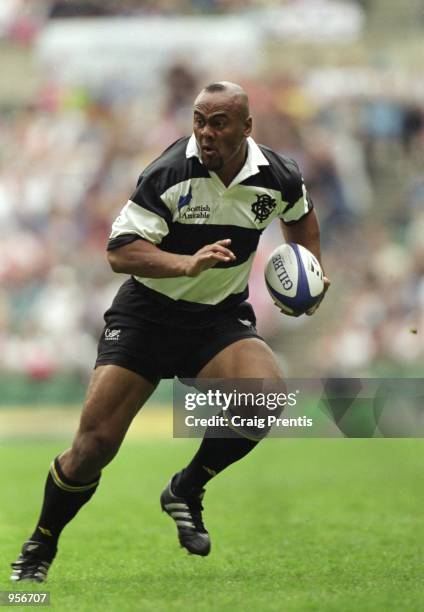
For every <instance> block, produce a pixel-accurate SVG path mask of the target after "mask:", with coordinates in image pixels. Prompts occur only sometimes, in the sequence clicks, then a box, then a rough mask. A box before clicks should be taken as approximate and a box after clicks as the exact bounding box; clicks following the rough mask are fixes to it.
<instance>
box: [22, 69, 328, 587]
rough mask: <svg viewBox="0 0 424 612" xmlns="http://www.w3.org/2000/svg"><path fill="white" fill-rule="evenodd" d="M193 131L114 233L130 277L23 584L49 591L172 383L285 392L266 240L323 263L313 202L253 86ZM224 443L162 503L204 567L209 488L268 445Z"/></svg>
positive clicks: (214, 101)
mask: <svg viewBox="0 0 424 612" xmlns="http://www.w3.org/2000/svg"><path fill="white" fill-rule="evenodd" d="M193 118H194V120H193V134H192V135H191V137H188V138H182V139H180V140H178V141H177V142H175V143H174V144H172V145H171V146H170V147H169V148H168V149H166V150H165V151H164V152H163V153H162V155H161V156H160V157H159V158H158V159H156V160H155V161H153V162H152V163H151V164H150V165H149V166H148V167H147V168H146V169H145V170H144V171H143V173H142V174H141V176H140V178H139V180H138V183H137V187H136V190H135V192H134V193H133V195H132V196H131V199H130V200H129V201H128V202H127V204H126V205H125V206H124V208H123V209H122V211H121V213H120V215H119V216H118V218H117V219H116V221H115V222H114V223H113V226H112V233H111V235H110V239H109V243H108V259H109V262H110V265H111V267H112V270H113V271H114V272H117V273H121V274H127V275H130V277H129V278H128V279H127V280H126V281H125V282H124V283H123V285H122V286H121V288H120V289H119V291H118V293H117V295H116V297H115V299H114V301H113V303H112V306H111V307H110V309H109V310H107V312H106V313H105V322H106V326H105V329H104V331H103V334H102V336H101V339H100V342H99V350H98V357H97V361H96V366H95V369H94V372H93V375H92V378H91V382H90V384H89V387H88V391H87V397H86V401H85V404H84V407H83V410H82V414H81V420H80V424H79V428H78V431H77V433H76V435H75V438H74V440H73V443H72V447H71V448H69V449H68V450H66V451H64V452H63V453H62V454H61V455H59V456H58V457H56V458H55V459H54V460H53V462H52V464H51V466H50V470H49V473H48V476H47V481H46V485H45V491H44V501H43V505H42V509H41V514H40V517H39V520H38V522H37V525H36V527H35V530H34V532H33V533H32V535H31V536H30V538H29V539H28V540H27V541H26V542H25V543H24V545H23V548H22V551H21V554H20V555H19V557H18V559H17V561H15V562H14V563H13V564H12V567H13V573H12V576H11V579H12V580H15V581H18V580H34V581H38V582H42V581H44V580H45V579H46V577H47V572H48V569H49V566H50V564H51V562H52V561H53V559H54V557H55V555H56V552H57V543H58V538H59V536H60V533H61V532H62V530H63V528H64V527H65V525H66V524H67V523H68V522H69V521H70V520H71V519H72V518H73V517H74V516H75V515H76V513H77V512H78V510H79V509H80V508H81V507H82V506H83V505H84V504H85V503H86V502H88V500H89V499H90V498H91V497H92V495H93V494H94V493H95V491H96V489H97V486H98V484H99V481H100V476H101V470H102V469H103V468H104V467H105V466H106V465H107V464H108V463H109V462H110V461H111V460H112V459H113V457H114V456H115V454H116V453H117V452H118V449H119V447H120V445H121V443H122V441H123V439H124V437H125V434H126V432H127V429H128V427H129V425H130V423H131V421H132V419H133V418H134V416H135V415H136V414H137V412H138V411H139V409H140V407H141V406H143V404H144V403H145V402H146V401H147V400H148V398H149V397H150V395H151V394H152V392H153V391H154V389H155V387H156V385H157V384H158V382H159V381H160V379H161V378H171V377H174V376H178V377H181V378H193V379H197V380H199V381H201V380H203V379H211V378H212V379H225V378H229V379H238V378H240V379H243V378H255V379H258V378H259V379H277V380H281V379H282V372H281V369H280V366H279V364H278V362H277V360H276V358H275V356H274V355H273V353H272V351H271V350H270V348H269V347H268V346H267V345H266V343H265V342H264V340H263V339H262V338H261V337H260V336H259V335H258V333H257V331H256V328H255V323H256V320H255V315H254V312H253V309H252V307H251V306H250V304H249V303H248V302H246V298H247V296H248V289H247V281H248V276H249V272H250V268H251V265H252V261H253V257H254V254H255V251H256V248H257V244H258V241H259V237H260V235H261V233H262V231H263V230H264V229H265V228H266V227H267V225H268V224H269V223H270V222H271V221H272V220H273V219H275V218H278V219H279V220H280V221H281V225H282V230H283V234H284V237H285V239H286V241H292V242H297V243H300V244H302V245H304V246H305V247H306V248H308V249H309V250H310V251H312V252H313V253H314V255H315V256H316V257H317V258H318V260H321V254H320V237H319V226H318V221H317V218H316V215H315V211H314V208H313V205H312V201H311V199H310V198H309V196H308V194H307V192H306V189H305V186H304V184H303V179H302V176H301V174H300V171H299V168H298V166H297V165H296V163H295V162H294V161H292V160H290V159H286V158H284V157H282V156H281V155H279V154H277V153H275V152H274V151H272V150H271V149H269V148H267V147H265V146H262V145H258V144H256V142H255V141H254V140H253V139H252V138H251V136H250V134H251V131H252V117H251V115H250V112H249V103H248V98H247V95H246V93H245V92H244V90H243V89H242V88H241V87H240V86H239V85H236V84H234V83H230V82H227V81H223V82H218V83H212V84H211V85H209V86H207V87H205V88H204V89H203V90H202V91H201V92H200V94H199V95H198V96H197V98H196V100H195V102H194V114H193ZM325 283H326V287H327V286H328V284H329V281H328V279H326V280H325ZM310 314H311V313H310ZM217 434H219V431H218V432H217V431H212V432H211V431H208V430H206V434H205V437H204V439H203V440H202V442H201V444H200V447H199V449H198V451H197V453H196V454H195V455H194V457H193V458H192V459H191V461H190V462H189V463H188V465H187V466H186V467H185V468H184V469H182V470H181V471H180V472H178V473H177V474H175V475H174V476H173V477H172V478H171V479H170V481H169V483H168V485H167V486H166V487H165V489H164V490H163V492H162V495H161V498H160V503H161V506H162V509H163V510H165V512H167V513H168V515H169V516H170V517H171V518H172V519H173V520H174V521H175V523H176V527H177V531H178V537H179V541H180V543H181V545H182V546H183V547H185V548H186V549H187V550H188V551H189V552H191V553H193V554H197V555H203V556H204V555H207V554H208V553H209V552H210V546H211V545H210V538H209V534H208V531H207V530H206V528H205V526H204V524H203V520H202V510H203V508H202V498H203V494H204V487H205V485H206V483H207V482H208V481H209V480H210V479H211V478H213V477H214V476H216V475H217V474H219V473H220V472H221V471H222V470H224V469H225V468H226V467H228V466H229V465H231V464H232V463H234V462H235V461H238V460H239V459H241V458H242V457H244V456H245V455H246V454H247V453H249V452H250V451H251V450H252V449H253V448H254V447H255V446H256V444H257V443H258V441H257V440H255V439H252V438H251V437H250V438H249V439H248V438H246V437H244V436H243V435H241V434H239V433H237V432H232V435H231V437H220V436H219V435H218V437H217Z"/></svg>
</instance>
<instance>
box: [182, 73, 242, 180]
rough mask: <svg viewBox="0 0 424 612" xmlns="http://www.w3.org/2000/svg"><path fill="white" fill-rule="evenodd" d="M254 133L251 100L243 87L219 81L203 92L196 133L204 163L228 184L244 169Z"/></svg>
mask: <svg viewBox="0 0 424 612" xmlns="http://www.w3.org/2000/svg"><path fill="white" fill-rule="evenodd" d="M251 131H252V117H251V116H250V114H249V99H248V97H247V94H246V92H245V91H244V89H243V88H242V87H240V85H237V84H236V83H231V82H230V81H218V82H215V83H210V84H209V85H207V86H206V87H205V88H204V89H202V91H201V92H200V93H199V95H198V96H197V98H196V99H195V101H194V108H193V132H194V136H195V138H196V142H197V145H198V148H199V151H200V155H201V160H202V163H203V164H204V166H206V168H207V169H208V170H212V171H214V172H217V173H218V175H219V177H220V178H221V180H222V181H223V182H224V184H229V183H230V182H231V180H232V179H233V178H234V177H235V176H236V174H237V173H238V172H239V171H240V169H241V168H242V166H243V164H244V162H245V160H246V156H247V138H248V137H249V136H250V133H251Z"/></svg>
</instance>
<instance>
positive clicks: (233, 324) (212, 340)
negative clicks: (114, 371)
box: [96, 302, 262, 384]
mask: <svg viewBox="0 0 424 612" xmlns="http://www.w3.org/2000/svg"><path fill="white" fill-rule="evenodd" d="M105 321H106V326H105V328H104V330H103V332H102V335H101V337H100V341H99V345H98V356H97V361H96V367H97V366H99V365H105V364H114V365H118V366H121V367H123V368H127V369H128V370H132V371H133V372H136V373H137V374H140V375H141V376H143V377H144V378H146V379H147V380H148V381H150V382H151V383H152V384H157V383H158V382H159V380H160V379H161V378H173V377H174V376H178V377H179V378H196V376H197V374H198V372H200V370H201V369H202V368H203V367H204V366H205V365H206V364H207V363H208V362H209V361H210V360H211V359H212V357H214V356H215V355H216V354H217V353H219V352H220V351H222V349H224V348H225V347H226V346H229V345H230V344H232V343H233V342H236V341H237V340H242V339H243V338H259V339H261V340H262V338H261V336H259V334H258V333H257V331H256V327H255V325H256V317H255V313H254V312H253V308H252V307H251V305H250V304H248V303H247V302H242V303H241V304H239V305H238V306H236V307H234V308H233V309H232V310H231V312H228V313H226V314H225V315H221V316H220V317H219V319H218V320H217V322H216V323H215V324H214V325H211V326H208V327H205V328H201V329H182V328H178V327H174V326H172V327H171V326H168V325H164V324H163V323H154V322H151V321H143V320H141V319H140V318H138V317H137V319H136V320H135V319H133V318H131V317H128V316H124V315H122V313H121V314H117V313H116V312H114V311H108V312H106V314H105Z"/></svg>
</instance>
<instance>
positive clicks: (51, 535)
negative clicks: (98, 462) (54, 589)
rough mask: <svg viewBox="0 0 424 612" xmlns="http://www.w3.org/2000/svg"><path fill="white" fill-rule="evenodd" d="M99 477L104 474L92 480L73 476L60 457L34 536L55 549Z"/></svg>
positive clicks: (52, 470) (51, 474)
mask: <svg viewBox="0 0 424 612" xmlns="http://www.w3.org/2000/svg"><path fill="white" fill-rule="evenodd" d="M99 479H100V475H99V476H98V477H97V478H96V479H95V480H93V481H92V482H88V483H87V482H85V483H82V482H75V481H72V480H70V479H69V478H67V477H66V476H65V475H64V473H63V472H62V470H61V468H60V465H59V461H58V458H57V457H56V459H55V460H54V461H53V463H52V464H51V466H50V471H49V474H48V476H47V480H46V486H45V489H44V501H43V507H42V509H41V515H40V518H39V520H38V523H37V526H36V528H35V531H34V533H33V534H32V536H31V538H30V539H31V540H35V541H36V542H43V543H44V544H47V546H48V547H49V549H50V550H51V552H52V553H54V552H55V551H56V547H57V540H58V538H59V535H60V533H61V531H62V529H63V528H64V527H65V525H66V524H67V523H69V521H70V520H71V519H72V518H73V517H74V516H75V515H76V513H77V512H78V510H79V509H80V508H81V506H83V505H84V504H85V503H87V502H88V500H89V499H90V498H91V496H92V495H93V494H94V492H95V490H96V488H97V485H98V483H99Z"/></svg>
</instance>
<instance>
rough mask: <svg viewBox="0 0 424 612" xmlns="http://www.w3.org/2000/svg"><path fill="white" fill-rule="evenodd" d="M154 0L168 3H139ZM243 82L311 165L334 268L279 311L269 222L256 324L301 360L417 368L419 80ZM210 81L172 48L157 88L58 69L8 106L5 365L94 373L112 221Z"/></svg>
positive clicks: (305, 369)
mask: <svg viewBox="0 0 424 612" xmlns="http://www.w3.org/2000/svg"><path fill="white" fill-rule="evenodd" d="M19 3H20V4H22V3H23V0H16V2H15V4H16V5H18V4H19ZM65 4H68V3H66V2H49V3H48V7H49V10H50V11H53V10H56V11H58V10H59V8H60V6H61V5H65ZM73 4H74V5H75V4H76V3H73ZM85 4H86V6H88V4H90V3H85ZM92 4H93V5H94V4H96V5H98V6H100V5H104V6H112V5H113V4H114V3H113V2H111V3H107V2H104V3H95V2H93V3H92ZM121 4H122V3H121ZM123 4H125V3H123ZM129 4H131V3H129ZM153 4H155V5H160V6H165V5H171V4H172V3H171V2H160V3H150V2H148V1H146V2H144V3H143V6H146V7H147V6H149V5H153ZM187 4H190V5H198V6H200V5H202V6H206V5H210V6H212V5H216V6H218V5H220V6H221V7H222V6H225V5H227V4H228V5H230V4H231V5H232V6H234V5H236V4H237V1H236V0H234V1H231V2H218V1H217V2H213V1H211V2H201V1H200V0H199V1H198V2H195V0H192V1H191V2H188V1H187ZM45 6H47V3H46V4H45ZM242 84H243V85H244V86H245V88H246V90H247V91H248V93H249V95H250V100H251V107H252V111H253V115H254V124H255V131H254V137H255V139H256V140H257V141H258V142H260V143H263V144H266V145H268V146H270V147H272V148H274V149H275V150H277V151H279V152H281V153H282V154H284V155H287V156H289V157H292V158H294V159H295V160H296V161H297V162H298V163H299V165H300V167H301V168H302V170H303V174H304V177H305V182H306V185H307V187H308V190H309V192H310V194H311V196H312V199H313V200H314V202H315V205H316V208H317V210H318V215H319V218H320V222H321V230H322V243H323V251H324V254H325V256H324V260H325V264H326V269H327V273H328V275H329V276H330V278H331V279H332V281H333V286H332V287H331V289H330V292H329V295H328V298H327V300H326V302H325V303H324V304H323V306H322V307H321V309H320V311H319V312H318V313H317V315H315V316H314V317H311V318H309V317H301V318H299V319H290V318H288V317H282V316H281V315H280V314H279V312H278V311H277V309H275V307H274V306H273V304H272V303H271V300H270V298H269V297H268V295H267V294H266V290H265V287H264V284H263V278H262V274H263V265H264V262H265V259H266V257H267V255H268V253H269V252H270V250H271V249H272V248H273V247H274V246H275V244H278V242H280V240H281V238H280V232H279V228H278V226H277V225H275V227H274V226H273V227H272V228H270V230H269V231H267V232H266V233H265V235H264V237H263V238H262V241H261V245H260V249H259V252H258V255H257V259H256V262H255V266H254V274H253V277H252V281H251V283H250V287H251V295H252V301H253V303H254V305H255V308H256V310H257V314H258V319H259V331H260V332H261V333H262V334H263V335H264V336H265V337H266V338H267V340H268V341H269V342H270V344H271V345H272V346H273V348H274V349H275V350H276V351H277V352H278V353H279V354H280V355H281V357H282V359H283V361H285V360H288V361H287V367H286V371H287V372H288V374H289V375H292V376H298V377H299V376H304V377H314V376H315V377H317V376H326V375H330V374H331V375H345V376H355V375H358V376H372V375H379V374H381V375H382V376H384V375H387V374H393V373H396V372H397V373H402V375H413V374H414V373H416V372H418V371H419V368H420V364H421V363H422V360H423V358H424V343H423V342H422V339H421V336H422V330H423V323H424V241H423V238H422V236H423V235H424V206H423V204H424V172H423V168H422V150H423V145H424V105H420V104H419V103H417V102H416V101H413V100H411V99H409V98H408V95H407V92H406V93H405V95H404V96H402V97H400V96H398V95H396V96H394V95H391V94H390V92H381V94H380V95H375V94H374V95H372V96H367V95H366V93H365V92H364V94H363V95H362V96H357V95H356V96H339V97H336V98H334V99H333V100H332V101H330V102H328V101H327V102H326V103H325V104H323V103H319V102H318V101H317V99H316V97H315V96H314V95H313V93H311V92H310V90H308V88H307V87H305V83H304V82H303V81H302V78H300V77H298V76H295V75H293V74H284V75H281V74H279V75H278V76H272V75H271V76H270V75H268V76H267V77H266V78H261V79H251V80H246V78H243V79H242ZM204 85H205V83H204V82H203V81H202V79H201V77H200V76H199V74H197V73H196V72H194V71H193V70H192V69H191V68H190V67H189V66H187V65H185V64H175V65H173V66H171V67H170V68H169V69H168V71H167V72H166V73H164V74H163V85H162V87H161V95H160V97H158V99H153V100H152V99H148V100H147V99H145V98H140V97H138V96H137V94H136V92H134V91H128V92H125V91H123V90H122V83H119V84H118V85H116V87H114V84H113V83H108V84H107V86H106V87H105V89H104V90H103V91H99V90H98V89H97V90H96V91H95V92H93V91H89V90H87V89H83V88H82V87H77V86H74V87H72V88H65V87H63V86H61V87H60V86H58V85H57V84H54V83H48V82H47V81H46V84H45V86H44V87H43V88H42V89H41V90H40V92H39V94H38V95H37V96H36V97H35V98H34V100H33V101H32V102H31V103H30V104H25V105H20V106H16V105H12V104H9V105H7V106H3V107H1V108H0V130H1V133H2V141H3V146H2V149H1V151H0V372H23V373H26V374H27V375H29V376H31V377H33V378H35V379H44V378H48V377H50V376H52V375H53V374H55V373H57V372H63V371H73V372H76V373H79V374H81V375H82V376H84V377H85V376H86V375H87V373H88V372H89V370H90V368H91V367H92V364H93V360H94V357H95V353H96V344H97V338H98V336H99V333H100V331H101V329H102V327H103V321H102V317H101V314H102V313H103V311H104V310H105V309H106V308H107V307H108V306H109V304H110V301H111V299H112V297H113V295H114V293H115V291H116V289H117V287H118V286H119V284H120V283H121V282H122V280H123V278H122V277H120V276H118V275H115V274H113V273H112V272H111V271H110V269H109V267H108V265H107V263H106V259H105V246H106V243H107V238H108V235H109V231H110V226H111V223H112V221H113V219H114V218H115V216H116V215H117V213H118V212H119V210H120V208H121V206H123V205H124V204H125V202H126V200H127V199H128V197H129V196H130V194H131V193H132V191H133V189H134V186H135V183H136V181H137V178H138V175H139V174H140V172H141V171H142V169H143V168H144V167H145V166H146V165H147V164H148V163H149V162H150V161H151V160H152V159H153V158H154V157H155V156H157V155H158V154H159V153H160V152H161V151H162V150H163V149H164V148H165V147H167V146H168V145H169V144H170V143H171V142H172V141H174V140H176V139H177V138H179V137H180V136H185V135H188V134H189V133H190V130H191V128H190V123H191V104H192V100H193V98H194V96H195V95H196V93H197V91H198V89H200V88H201V87H202V86H204ZM296 356H297V357H296Z"/></svg>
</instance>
